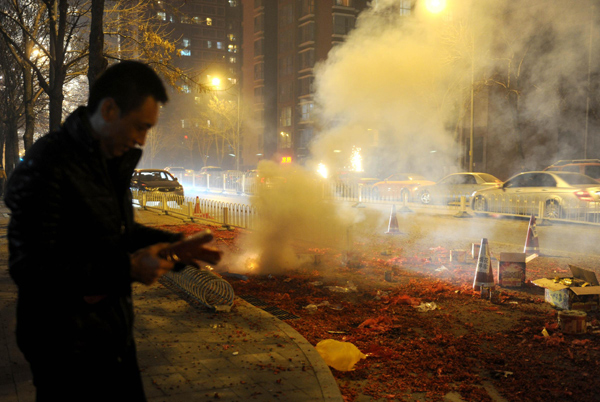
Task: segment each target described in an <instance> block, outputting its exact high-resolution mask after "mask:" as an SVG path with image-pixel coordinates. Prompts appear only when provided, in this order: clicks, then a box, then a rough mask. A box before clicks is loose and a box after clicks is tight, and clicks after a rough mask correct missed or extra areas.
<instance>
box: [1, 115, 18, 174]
mask: <svg viewBox="0 0 600 402" xmlns="http://www.w3.org/2000/svg"><path fill="white" fill-rule="evenodd" d="M5 128H6V130H5V137H4V138H5V147H6V150H5V153H4V162H5V170H6V175H7V176H8V175H10V174H11V173H12V171H13V170H14V169H15V166H17V163H19V136H18V133H17V120H16V119H9V120H8V122H7V123H6V126H5Z"/></svg>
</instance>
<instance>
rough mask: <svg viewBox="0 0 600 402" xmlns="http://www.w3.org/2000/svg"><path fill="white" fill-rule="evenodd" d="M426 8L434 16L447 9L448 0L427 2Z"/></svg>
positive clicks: (426, 0)
mask: <svg viewBox="0 0 600 402" xmlns="http://www.w3.org/2000/svg"><path fill="white" fill-rule="evenodd" d="M425 8H427V11H429V12H430V13H432V14H438V13H441V12H442V11H444V9H445V8H446V0H425Z"/></svg>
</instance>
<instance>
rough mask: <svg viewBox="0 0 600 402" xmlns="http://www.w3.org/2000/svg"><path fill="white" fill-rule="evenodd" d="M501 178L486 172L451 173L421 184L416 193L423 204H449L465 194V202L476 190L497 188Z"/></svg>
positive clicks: (457, 200)
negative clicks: (427, 183)
mask: <svg viewBox="0 0 600 402" xmlns="http://www.w3.org/2000/svg"><path fill="white" fill-rule="evenodd" d="M501 184H502V180H500V179H499V178H497V177H496V176H493V175H491V174H488V173H479V172H462V173H452V174H449V175H448V176H446V177H444V178H443V179H441V180H440V181H438V182H436V183H435V184H431V185H427V186H421V187H420V188H419V189H418V190H417V194H418V197H419V199H420V200H421V203H423V204H449V203H455V202H459V201H460V197H461V196H463V195H464V196H465V198H466V200H467V202H468V201H469V200H470V198H471V195H472V194H473V192H474V191H476V190H481V189H484V188H498V187H500V185H501Z"/></svg>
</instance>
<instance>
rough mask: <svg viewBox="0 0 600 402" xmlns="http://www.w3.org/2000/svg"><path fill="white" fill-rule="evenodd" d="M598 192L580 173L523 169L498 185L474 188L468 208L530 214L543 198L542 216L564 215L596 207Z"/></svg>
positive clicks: (597, 188)
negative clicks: (479, 188) (475, 189)
mask: <svg viewBox="0 0 600 402" xmlns="http://www.w3.org/2000/svg"><path fill="white" fill-rule="evenodd" d="M598 193H600V183H598V182H597V181H596V180H594V179H593V178H591V177H589V176H586V175H583V174H581V173H572V172H551V171H540V172H524V173H519V174H518V175H516V176H513V177H511V178H510V179H508V180H507V181H506V182H505V183H504V184H503V185H502V186H500V187H499V188H488V189H484V190H479V191H476V192H475V193H474V194H473V200H472V202H471V208H472V209H473V211H474V212H475V213H481V212H502V213H508V214H517V215H531V214H537V213H538V211H539V207H540V202H543V203H544V206H545V208H544V217H545V218H564V217H567V216H568V215H569V214H572V213H579V212H580V211H589V207H590V206H593V207H594V208H595V210H596V211H598V206H599V205H600V204H599V201H600V197H599V195H598ZM590 203H593V204H592V205H590ZM586 207H587V208H588V209H586Z"/></svg>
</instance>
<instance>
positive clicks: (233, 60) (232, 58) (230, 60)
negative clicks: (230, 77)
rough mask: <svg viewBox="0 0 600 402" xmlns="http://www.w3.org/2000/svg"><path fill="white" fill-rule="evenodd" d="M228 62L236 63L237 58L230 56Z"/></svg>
mask: <svg viewBox="0 0 600 402" xmlns="http://www.w3.org/2000/svg"><path fill="white" fill-rule="evenodd" d="M229 62H230V63H231V64H234V63H237V59H236V58H235V57H230V58H229Z"/></svg>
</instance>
